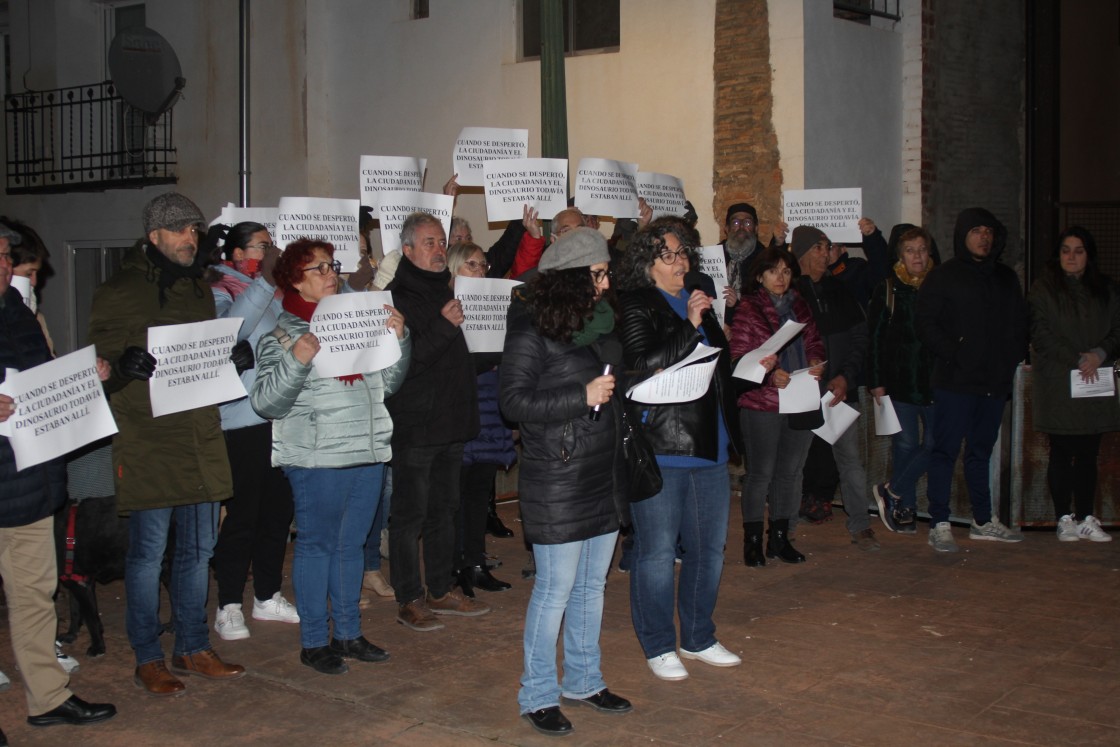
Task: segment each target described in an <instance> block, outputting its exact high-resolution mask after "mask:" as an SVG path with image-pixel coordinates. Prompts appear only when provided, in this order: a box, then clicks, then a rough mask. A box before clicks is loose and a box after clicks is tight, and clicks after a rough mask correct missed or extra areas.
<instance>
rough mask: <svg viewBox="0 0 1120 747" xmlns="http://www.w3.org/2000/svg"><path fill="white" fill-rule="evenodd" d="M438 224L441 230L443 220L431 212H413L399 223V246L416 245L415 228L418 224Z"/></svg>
mask: <svg viewBox="0 0 1120 747" xmlns="http://www.w3.org/2000/svg"><path fill="white" fill-rule="evenodd" d="M430 225H436V226H439V228H440V230H441V231H442V230H443V222H442V221H440V219H439V218H437V217H435V216H434V215H432V214H431V213H422V212H419V211H418V212H415V213H412V214H410V215H409V216H408V217H407V218H405V219H404V224H402V225H401V246H416V244H415V243H413V242H415V241H416V229H417V228H419V227H420V226H430Z"/></svg>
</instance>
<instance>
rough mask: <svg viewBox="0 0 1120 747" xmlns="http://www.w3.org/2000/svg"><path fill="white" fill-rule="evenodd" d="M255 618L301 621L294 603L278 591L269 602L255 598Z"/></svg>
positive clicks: (287, 621)
mask: <svg viewBox="0 0 1120 747" xmlns="http://www.w3.org/2000/svg"><path fill="white" fill-rule="evenodd" d="M253 619H254V620H272V621H273V622H282V623H299V613H298V612H296V606H295V605H294V604H292V603H291V602H289V601H288V600H287V599H285V598H284V595H283V594H281V593H280V592H276V593H275V594H273V595H272V599H269V600H268V601H267V602H262V601H261V600H259V599H254V600H253Z"/></svg>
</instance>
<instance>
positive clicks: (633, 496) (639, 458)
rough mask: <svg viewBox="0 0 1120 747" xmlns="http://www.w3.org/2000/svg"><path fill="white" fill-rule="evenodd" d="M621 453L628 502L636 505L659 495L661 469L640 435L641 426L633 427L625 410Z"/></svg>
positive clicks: (647, 442)
mask: <svg viewBox="0 0 1120 747" xmlns="http://www.w3.org/2000/svg"><path fill="white" fill-rule="evenodd" d="M622 453H623V455H624V456H625V458H626V476H627V478H628V491H627V496H628V497H629V499H630V502H631V503H638V502H639V501H644V500H645V499H647V498H652V497H653V496H655V495H657V494H658V493H660V492H661V487H662V484H663V483H662V479H661V468H660V467H658V466H657V458H656V456H655V455H654V453H653V447H651V446H650V445H649V441H647V440H646V437H645V435H644V434H643V433H642V428H641V425H640V424H639V425H638V426H637V427H635V426H634V424H632V423H631V422H630V418H629V417H628V416H627V415H626V411H625V409H623V413H622Z"/></svg>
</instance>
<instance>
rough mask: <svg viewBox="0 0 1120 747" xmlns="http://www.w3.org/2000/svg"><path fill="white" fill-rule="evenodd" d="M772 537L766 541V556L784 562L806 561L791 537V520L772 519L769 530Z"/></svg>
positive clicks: (768, 532)
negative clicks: (791, 540)
mask: <svg viewBox="0 0 1120 747" xmlns="http://www.w3.org/2000/svg"><path fill="white" fill-rule="evenodd" d="M767 534H768V535H769V536H770V538H769V539H768V540H767V541H766V557H768V558H777V559H778V560H781V561H782V562H783V563H804V562H805V556H804V555H802V554H801V553H799V552H798V551H797V549H796V548H794V546H793V543H791V542H790V539H789V520H788V519H783V520H782V521H773V520H771V521H770V529H769V530H768V531H767Z"/></svg>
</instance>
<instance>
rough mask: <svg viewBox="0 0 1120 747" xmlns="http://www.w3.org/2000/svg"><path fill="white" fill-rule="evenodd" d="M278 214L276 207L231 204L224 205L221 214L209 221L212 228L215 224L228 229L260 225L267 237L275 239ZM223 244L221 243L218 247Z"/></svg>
mask: <svg viewBox="0 0 1120 747" xmlns="http://www.w3.org/2000/svg"><path fill="white" fill-rule="evenodd" d="M279 213H280V208H278V207H248V208H243V207H237V206H236V205H234V204H233V203H232V202H229V203H226V206H225V207H224V208H222V213H221V215H219V216H218V217H217V218H215V219H214V220H212V221H210V225H211V226H213V225H214V224H216V223H224V224H225V225H227V226H229V227H231V228H232V227H233V226H236V225H237V224H238V223H245V222H252V223H260V224H261V225H262V226H264V227H265V228H267V229H268V234H269V236H272V237H273V238H275V236H276V216H277V215H278V214H279ZM224 243H225V242H224V241H223V242H221V243H220V244H219V246H221V245H223V244H224Z"/></svg>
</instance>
